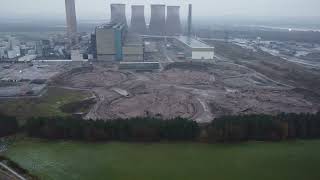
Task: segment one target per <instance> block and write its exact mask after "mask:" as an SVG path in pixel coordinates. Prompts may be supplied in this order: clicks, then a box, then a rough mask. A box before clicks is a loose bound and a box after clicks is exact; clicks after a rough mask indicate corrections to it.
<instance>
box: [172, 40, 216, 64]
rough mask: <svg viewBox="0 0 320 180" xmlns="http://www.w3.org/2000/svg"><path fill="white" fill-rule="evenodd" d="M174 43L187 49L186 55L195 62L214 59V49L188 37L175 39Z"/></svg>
mask: <svg viewBox="0 0 320 180" xmlns="http://www.w3.org/2000/svg"><path fill="white" fill-rule="evenodd" d="M173 41H174V43H175V44H176V45H178V46H180V47H182V48H183V49H185V55H186V57H187V58H189V59H193V60H212V59H214V47H212V46H209V45H207V44H206V43H204V42H202V41H200V40H197V39H194V38H192V37H188V36H180V37H177V38H174V40H173Z"/></svg>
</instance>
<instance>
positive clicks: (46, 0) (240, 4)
mask: <svg viewBox="0 0 320 180" xmlns="http://www.w3.org/2000/svg"><path fill="white" fill-rule="evenodd" d="M189 2H191V3H193V5H194V15H195V16H229V15H236V16H296V17H299V16H320V10H319V7H320V0H184V1H183V0H76V4H77V5H76V6H77V14H78V17H79V18H80V19H93V18H97V19H106V18H108V17H109V11H110V10H109V7H108V6H107V4H110V3H127V4H128V5H131V4H146V5H150V4H153V3H165V4H168V5H182V13H185V12H186V8H187V4H188V3H189ZM149 12H150V9H149V8H148V6H147V9H146V14H147V15H148V14H149ZM127 13H128V14H130V8H128V7H127ZM29 16H36V17H42V18H46V17H55V18H64V0H1V6H0V17H14V18H16V17H17V18H22V17H29Z"/></svg>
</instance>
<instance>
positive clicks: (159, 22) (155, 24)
mask: <svg viewBox="0 0 320 180" xmlns="http://www.w3.org/2000/svg"><path fill="white" fill-rule="evenodd" d="M165 26H166V6H165V5H161V4H157V5H151V19H150V26H149V29H150V32H151V34H154V35H165V29H166V28H165Z"/></svg>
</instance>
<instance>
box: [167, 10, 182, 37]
mask: <svg viewBox="0 0 320 180" xmlns="http://www.w3.org/2000/svg"><path fill="white" fill-rule="evenodd" d="M166 33H167V35H171V36H172V35H180V34H181V21H180V6H168V7H167V21H166Z"/></svg>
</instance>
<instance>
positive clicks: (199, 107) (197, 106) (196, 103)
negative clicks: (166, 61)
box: [52, 61, 320, 122]
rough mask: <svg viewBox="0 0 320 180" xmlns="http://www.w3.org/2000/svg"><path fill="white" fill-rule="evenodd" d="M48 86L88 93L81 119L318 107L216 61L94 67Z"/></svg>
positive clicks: (203, 116) (288, 88)
mask: <svg viewBox="0 0 320 180" xmlns="http://www.w3.org/2000/svg"><path fill="white" fill-rule="evenodd" d="M52 85H54V86H63V87H68V88H75V89H77V88H79V89H87V90H89V91H92V92H93V93H94V94H95V95H96V98H97V103H96V104H95V105H94V107H93V108H92V109H91V110H90V112H89V113H88V114H87V115H86V118H87V119H112V118H128V117H136V116H144V115H153V116H163V117H165V118H173V117H176V116H182V117H186V118H192V119H195V120H197V121H199V122H208V121H211V120H212V119H213V118H214V117H219V116H222V115H228V114H252V113H266V114H277V113H280V112H295V113H298V112H311V113H313V112H316V111H317V110H319V107H320V106H319V103H318V102H316V101H313V100H312V98H311V99H310V98H306V97H305V95H304V94H303V93H300V92H297V91H296V88H295V87H294V86H292V85H288V84H286V83H283V82H278V81H276V80H273V79H271V78H268V77H266V76H265V75H263V74H260V73H258V72H256V71H255V70H253V69H249V68H247V67H244V66H242V65H238V64H233V63H230V62H222V61H219V62H217V63H215V64H209V63H201V62H199V63H194V62H193V63H190V62H180V63H173V64H170V65H168V66H167V67H165V68H164V70H163V71H161V72H155V73H133V72H125V71H118V70H116V68H115V67H103V66H101V65H96V64H94V65H92V66H89V67H82V68H75V69H72V70H71V71H67V72H65V73H62V74H61V75H60V76H57V77H56V78H55V80H54V81H53V83H52ZM115 89H117V90H115Z"/></svg>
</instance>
